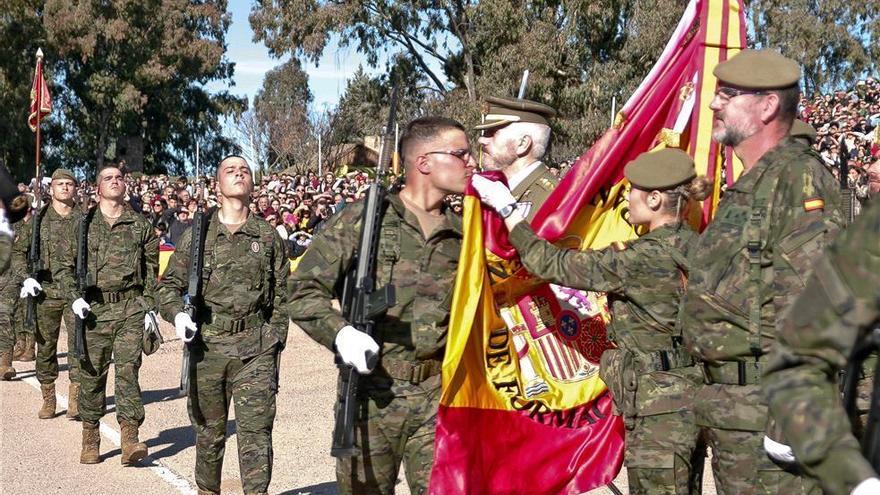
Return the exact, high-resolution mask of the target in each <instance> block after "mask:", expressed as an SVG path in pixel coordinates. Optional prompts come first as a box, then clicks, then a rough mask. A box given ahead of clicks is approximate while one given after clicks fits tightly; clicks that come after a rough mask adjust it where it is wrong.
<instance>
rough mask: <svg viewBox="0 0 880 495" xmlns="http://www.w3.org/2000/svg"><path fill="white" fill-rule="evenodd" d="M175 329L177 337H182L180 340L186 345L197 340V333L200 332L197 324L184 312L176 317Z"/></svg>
mask: <svg viewBox="0 0 880 495" xmlns="http://www.w3.org/2000/svg"><path fill="white" fill-rule="evenodd" d="M174 329H175V330H177V336H178V337H180V340H182V341H183V342H184V343H186V344H189V343H190V342H192V341H193V339H194V338H196V332H198V331H199V327H197V326H196V323H195V322H194V321H192V318H190V317H189V315H188V314H186V313H184V312H183V311H181V312H180V313H177V314H176V315H174Z"/></svg>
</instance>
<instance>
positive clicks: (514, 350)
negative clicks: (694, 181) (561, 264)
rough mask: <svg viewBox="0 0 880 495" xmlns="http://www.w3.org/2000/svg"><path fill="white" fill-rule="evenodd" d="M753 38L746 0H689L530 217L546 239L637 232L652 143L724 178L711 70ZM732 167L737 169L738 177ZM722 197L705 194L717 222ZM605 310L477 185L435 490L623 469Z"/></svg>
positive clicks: (561, 481)
mask: <svg viewBox="0 0 880 495" xmlns="http://www.w3.org/2000/svg"><path fill="white" fill-rule="evenodd" d="M744 43H745V31H744V19H743V10H742V4H741V2H740V0H691V2H690V3H689V5H688V7H687V9H686V10H685V13H684V15H683V17H682V19H681V20H680V22H679V24H678V26H677V27H676V30H675V32H674V33H673V35H672V38H671V39H670V41H669V43H668V44H667V46H666V48H665V49H664V51H663V53H662V55H661V57H660V59H659V60H658V61H657V63H656V65H655V66H654V68H653V69H652V70H651V72H650V73H649V74H648V76H647V77H646V78H645V80H644V81H643V82H642V84H641V85H640V86H639V88H638V89H637V90H636V92H635V93H634V94H633V95H632V97H630V99H629V100H628V101H627V103H626V104H625V105H624V107H623V109H622V110H621V111H620V113H619V114H618V115H617V118H616V121H615V123H614V126H613V127H612V128H611V129H609V130H608V131H607V132H606V133H605V134H604V135H603V136H602V137H601V138H600V139H599V140H598V141H597V142H596V144H594V145H593V146H592V147H591V148H590V150H588V151H587V152H586V153H584V155H583V156H581V157H580V158H579V159H578V160H577V161H576V162H575V164H574V165H573V167H572V169H571V170H570V171H569V173H568V174H567V175H566V176H565V178H564V179H563V180H562V181H561V183H560V184H559V186H558V187H557V188H556V190H555V191H554V192H553V194H551V196H550V197H549V198H548V200H547V201H546V202H545V203H544V205H542V206H541V208H540V210H539V211H538V213H537V215H536V217H535V219H534V220H533V221H532V226H533V227H534V228H535V230H536V232H537V233H538V235H539V236H541V237H542V238H544V239H546V240H548V241H551V242H554V243H557V244H559V245H565V246H568V247H580V248H582V249H587V248H592V249H600V248H603V247H605V246H608V245H609V244H610V243H611V242H614V241H619V240H625V239H629V238H632V237H633V236H634V232H633V229H632V227H631V226H630V225H629V224H628V223H627V222H626V220H625V214H626V207H627V205H626V201H625V194H624V192H625V189H626V186H627V185H626V181H625V180H623V167H624V165H625V164H626V163H628V162H629V161H631V160H632V159H634V158H635V157H636V156H638V155H639V154H640V153H642V152H644V151H648V150H651V149H654V148H658V147H663V146H671V147H678V148H681V149H685V150H687V151H688V152H689V153H690V154H691V155H692V156H694V157H695V161H696V163H697V170H698V171H705V173H706V174H707V175H709V176H711V177H720V176H721V170H722V168H721V164H722V163H725V158H724V156H723V154H722V153H721V151H720V150H719V148H718V147H717V146H715V145H714V144H712V141H711V128H712V112H711V111H710V110H709V109H708V108H707V107H708V104H709V101H710V100H711V98H712V95H713V94H714V91H715V85H716V81H715V79H714V77H713V76H712V69H713V68H714V66H715V65H716V64H717V63H718V62H719V61H722V60H726V58H728V57H729V56H732V55H733V54H734V53H735V52H736V51H738V50H740V49H742V47H743V45H744ZM726 162H727V163H732V162H730V160H727V161H726ZM734 172H735V169H733V168H729V170H727V179H728V180H729V181H732V180H733V178H735V177H734V175H733V173H734ZM486 175H487V176H489V177H490V178H492V179H495V180H504V179H503V177H500V175H499V174H497V173H487V174H486ZM717 193H720V188H716V197H715V198H714V199H713V200H707V201H706V208H705V209H704V219H706V220H707V219H708V218H710V215H711V213H712V212H713V211H714V207H715V205H717ZM499 273H502V274H506V275H507V276H506V277H499V276H498V274H499ZM607 318H608V314H607V308H606V307H605V302H604V298H603V297H602V296H601V295H599V294H595V293H588V292H584V291H581V290H575V289H571V288H568V287H561V286H557V285H553V284H548V283H545V282H542V281H540V280H536V279H534V278H533V277H531V276H530V275H529V274H528V273H527V272H525V271H524V269H523V268H522V265H521V264H520V262H519V259H518V256H517V254H516V252H515V250H513V248H512V246H510V244H509V242H508V240H507V231H506V229H505V228H504V225H503V222H502V221H501V219H500V218H499V217H498V216H497V215H496V214H495V213H494V212H491V211H484V210H482V209H481V207H480V201H479V198H478V196H477V195H476V193H475V192H474V191H473V190H471V189H469V190H468V191H467V193H466V195H465V200H464V240H463V243H462V252H461V258H460V263H459V267H458V275H457V278H456V282H455V288H454V295H453V302H452V312H451V318H450V324H449V334H448V340H447V349H446V356H445V358H444V363H443V393H442V396H441V399H440V410H439V413H438V421H437V431H436V440H435V458H434V467H433V471H432V475H431V493H434V494H447V493H473V494H477V493H478V494H486V495H490V494H502V493H504V494H506V493H529V494H536V495H537V494H576V493H582V492H585V491H587V490H590V489H592V488H594V487H597V486H601V485H604V484H607V483H609V482H610V481H611V480H612V479H614V477H615V476H616V475H617V473H618V471H619V469H620V466H621V463H622V458H623V436H624V430H623V426H622V423H621V421H620V418H618V417H616V416H613V415H612V413H611V400H610V397H609V395H608V392H607V389H606V387H605V384H604V383H603V382H602V381H601V380H600V379H599V376H598V366H599V365H598V363H599V356H601V354H602V352H603V351H604V350H605V349H607V348H608V346H609V343H608V342H607V339H606V333H605V323H606V321H607Z"/></svg>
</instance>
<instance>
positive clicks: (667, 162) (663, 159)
mask: <svg viewBox="0 0 880 495" xmlns="http://www.w3.org/2000/svg"><path fill="white" fill-rule="evenodd" d="M623 175H625V176H626V178H627V179H628V180H629V181H630V182H631V183H632V185H633V186H635V187H637V188H639V189H642V190H645V191H655V190H656V191H663V190H666V189H672V188H673V187H676V186H679V185H681V184H684V183H687V182H690V181H691V180H693V178H694V177H696V176H697V173H696V170H694V160H693V159H691V157H690V156H689V155H688V154H687V153H685V152H684V151H682V150H680V149H676V148H666V149H662V150H659V151H654V152H650V151H649V152H645V153H642V154H641V155H639V156H638V157H636V159H635V160H633V161H631V162H629V163H628V164H627V165H626V167H624V169H623Z"/></svg>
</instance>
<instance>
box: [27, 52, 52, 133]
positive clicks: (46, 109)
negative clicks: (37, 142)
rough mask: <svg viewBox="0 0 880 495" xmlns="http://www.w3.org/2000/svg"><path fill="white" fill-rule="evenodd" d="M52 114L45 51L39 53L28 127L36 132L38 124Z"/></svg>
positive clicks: (32, 85) (32, 86)
mask: <svg viewBox="0 0 880 495" xmlns="http://www.w3.org/2000/svg"><path fill="white" fill-rule="evenodd" d="M50 113H52V96H51V95H50V94H49V87H48V86H46V80H45V79H44V78H43V51H42V50H38V51H37V67H36V68H35V69H34V82H33V83H32V84H31V106H30V109H29V110H28V126H30V128H31V130H32V131H34V132H36V130H37V126H38V122H39V121H40V120H42V119H43V117H45V116H47V115H49V114H50Z"/></svg>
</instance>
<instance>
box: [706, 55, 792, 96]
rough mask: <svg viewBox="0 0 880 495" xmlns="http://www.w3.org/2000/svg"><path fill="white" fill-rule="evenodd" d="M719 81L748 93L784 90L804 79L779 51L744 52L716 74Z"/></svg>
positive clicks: (718, 66) (716, 68) (721, 67)
mask: <svg viewBox="0 0 880 495" xmlns="http://www.w3.org/2000/svg"><path fill="white" fill-rule="evenodd" d="M712 73H713V74H715V77H717V78H718V80H719V81H722V82H724V83H726V84H730V85H732V86H737V87H740V88H748V89H782V88H788V87H791V86H794V85H796V84H797V83H798V81H800V79H801V68H800V66H798V64H797V62H795V61H794V60H792V59H790V58H788V57H785V56H783V55H782V54H781V53H779V52H777V51H775V50H751V49H750V50H743V51H741V52H739V53H737V54H736V55H734V56H733V57H732V58H731V59H730V60H727V61H725V62H721V63H720V64H718V65H717V66H715V69H714V70H713V71H712Z"/></svg>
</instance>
